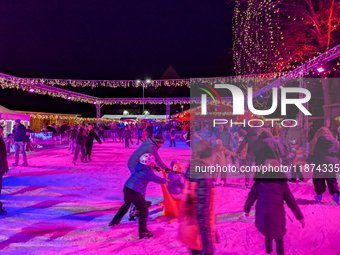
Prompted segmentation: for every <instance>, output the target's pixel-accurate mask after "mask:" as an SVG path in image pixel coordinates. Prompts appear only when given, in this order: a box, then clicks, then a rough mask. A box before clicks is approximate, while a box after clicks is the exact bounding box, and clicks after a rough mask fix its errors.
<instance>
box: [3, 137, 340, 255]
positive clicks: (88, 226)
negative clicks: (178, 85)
mask: <svg viewBox="0 0 340 255" xmlns="http://www.w3.org/2000/svg"><path fill="white" fill-rule="evenodd" d="M168 145H169V141H167V142H166V143H165V145H164V146H163V148H161V149H160V150H159V153H160V155H161V157H162V158H163V160H164V161H165V162H166V164H167V165H170V162H171V161H172V160H173V159H179V160H181V161H182V162H184V166H185V167H186V166H187V164H188V162H189V161H188V160H189V148H188V147H187V145H186V144H185V143H184V142H179V143H178V147H177V148H169V147H168ZM136 148H137V146H136V145H132V146H131V148H130V149H124V145H123V143H112V142H106V143H103V144H102V145H99V144H97V143H95V144H94V149H93V162H92V163H88V164H82V163H80V159H78V162H77V165H76V166H74V165H73V164H72V155H70V152H69V151H68V150H67V148H66V147H59V148H53V149H48V150H42V151H38V152H32V153H29V154H28V163H29V166H28V167H21V166H19V167H14V168H13V167H10V171H9V173H8V174H7V175H5V176H4V181H3V191H2V196H1V200H2V201H3V203H4V206H5V208H6V210H7V211H8V216H7V217H4V216H1V218H0V220H1V225H0V230H1V231H0V254H16V255H17V254H157V253H159V254H189V252H188V249H187V248H186V247H184V246H183V245H182V244H181V243H180V242H179V241H177V239H176V237H177V233H178V224H177V223H174V224H168V223H167V222H166V221H164V222H156V221H155V218H156V217H157V216H160V215H161V214H162V208H161V207H160V206H158V203H159V202H161V201H162V200H163V198H162V191H161V187H160V185H159V184H155V183H151V184H150V185H149V186H148V188H147V200H150V201H152V202H153V205H152V206H151V207H150V211H149V218H150V220H149V221H148V229H149V230H151V231H153V232H154V233H155V236H154V238H152V239H148V240H139V239H138V238H137V237H138V222H129V221H128V216H127V215H126V216H125V217H124V218H123V220H122V222H121V224H120V225H119V226H116V227H115V228H109V227H108V226H107V225H108V223H109V222H110V221H111V219H112V217H113V216H114V214H115V213H116V212H117V210H118V209H119V207H120V206H121V205H122V203H123V186H124V183H125V181H126V180H127V178H128V177H129V175H130V172H129V170H128V169H127V166H126V163H127V160H128V158H129V156H130V155H131V154H132V152H133V151H134V150H135V149H136ZM8 161H9V165H12V163H13V162H14V158H13V156H10V157H9V159H8ZM20 162H21V163H22V159H21V157H20ZM240 176H241V175H237V174H236V175H235V174H234V177H235V178H233V179H229V180H228V183H229V186H228V187H223V188H222V187H218V188H217V189H218V195H217V196H218V197H217V208H216V212H217V226H218V235H219V239H220V243H219V244H217V245H216V252H215V253H216V254H228V255H237V254H265V248H264V237H263V236H262V235H261V234H260V233H258V231H257V229H256V227H255V224H254V216H253V217H250V218H249V219H245V218H244V217H243V216H242V215H243V205H244V202H245V200H246V197H247V195H248V192H249V190H245V189H244V187H243V184H244V180H243V178H236V177H240ZM289 185H290V188H291V189H292V191H293V194H294V196H295V198H296V199H297V201H298V203H299V205H300V208H301V210H302V212H303V214H304V216H305V219H306V225H307V226H306V227H305V228H304V229H302V228H301V226H300V224H299V222H298V221H297V220H296V219H295V217H294V215H293V214H292V212H291V211H290V210H289V209H286V212H287V229H288V231H287V234H286V236H285V237H284V242H285V251H286V254H322V255H326V254H327V255H328V254H340V242H339V239H340V223H339V220H340V217H339V216H340V207H339V206H336V205H333V204H331V196H330V195H329V194H328V193H325V195H324V199H323V201H324V202H325V203H324V204H322V205H318V204H315V203H314V190H313V185H312V182H311V180H310V179H309V180H308V181H307V182H306V183H298V184H289ZM251 215H254V211H252V212H251ZM274 247H275V246H274Z"/></svg>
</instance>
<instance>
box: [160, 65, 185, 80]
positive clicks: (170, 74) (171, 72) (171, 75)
mask: <svg viewBox="0 0 340 255" xmlns="http://www.w3.org/2000/svg"><path fill="white" fill-rule="evenodd" d="M180 78H181V77H179V75H178V73H177V72H176V70H175V69H174V68H173V67H172V65H169V67H168V68H167V69H166V70H165V72H164V73H163V75H162V76H161V79H180Z"/></svg>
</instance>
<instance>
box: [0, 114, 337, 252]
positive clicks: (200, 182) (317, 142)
mask: <svg viewBox="0 0 340 255" xmlns="http://www.w3.org/2000/svg"><path fill="white" fill-rule="evenodd" d="M22 126H23V125H22V124H21V123H20V120H18V121H16V128H15V132H14V133H15V134H16V136H17V138H14V140H15V142H16V144H17V147H19V148H23V147H22V144H24V143H25V136H26V130H25V129H23V128H22ZM148 126H149V125H148V124H146V125H145V126H144V127H143V130H144V129H145V130H146V132H147V127H148ZM136 127H137V125H135V127H133V126H132V125H131V126H130V127H129V126H127V127H125V126H124V130H127V129H132V130H133V128H136ZM1 129H2V128H1ZM73 130H76V131H73ZM149 130H150V128H149ZM0 131H2V130H0ZM137 131H138V128H137ZM208 131H209V130H208V127H207V126H204V127H203V129H202V130H195V129H194V128H192V129H191V130H190V131H189V132H188V136H187V140H188V141H189V142H188V144H190V140H191V142H192V144H194V146H192V147H191V152H192V153H191V155H192V159H191V161H190V166H189V168H188V169H187V170H186V171H185V173H184V171H183V167H182V166H181V162H179V161H178V160H174V161H173V162H172V163H171V166H170V168H167V166H166V164H165V163H164V162H163V161H162V159H161V157H160V156H159V155H158V150H159V149H160V148H161V147H162V146H163V144H164V138H163V136H162V134H156V135H154V136H153V134H151V135H149V133H148V135H147V137H145V138H146V139H145V141H143V142H142V145H141V146H140V147H139V148H138V149H137V150H136V151H135V152H134V153H133V154H132V156H131V157H130V159H129V161H128V168H129V170H130V172H131V176H130V178H129V179H128V181H127V182H126V184H125V187H124V201H125V204H124V205H123V206H122V208H121V209H120V210H119V211H118V213H117V214H116V216H115V217H114V218H113V220H112V221H111V222H110V224H109V225H110V226H114V225H117V224H119V222H120V220H121V219H122V217H123V216H124V214H125V213H126V212H127V211H128V209H129V207H130V204H131V203H133V204H134V205H135V207H136V210H137V212H138V215H135V216H138V217H139V235H140V238H150V237H152V236H153V233H152V232H150V231H149V230H147V228H146V224H147V217H148V216H147V215H148V206H149V204H150V203H148V202H147V201H146V200H145V190H146V186H147V184H148V183H149V182H150V181H154V182H156V183H166V182H169V185H168V189H169V193H170V194H171V196H172V197H173V198H174V199H177V200H181V201H182V208H181V211H182V214H181V217H180V218H181V219H180V221H179V223H180V224H179V240H181V241H182V242H183V243H184V244H185V245H187V246H188V247H189V248H190V250H191V252H192V254H213V253H214V245H213V243H216V242H217V240H218V238H217V232H216V215H215V212H214V209H213V208H214V205H215V199H214V197H216V186H217V183H216V180H217V178H218V176H212V175H210V173H209V172H197V171H195V166H197V165H201V166H211V165H215V164H216V163H217V162H218V163H221V161H223V160H224V163H222V164H227V161H229V157H234V159H238V160H239V161H240V163H239V166H240V165H268V164H272V165H280V164H285V165H289V164H301V163H302V162H303V163H302V164H304V163H308V164H311V163H313V164H315V165H316V166H322V165H324V164H333V165H336V164H339V162H340V144H339V141H338V140H337V138H338V137H339V135H337V133H336V134H335V135H334V134H333V132H332V131H331V130H330V129H329V128H327V127H321V128H319V129H318V130H316V132H315V133H314V136H313V139H312V140H311V141H310V143H309V147H307V138H306V136H305V132H304V130H303V129H302V128H301V127H300V126H299V125H297V126H296V127H292V128H280V129H277V128H276V129H270V128H269V127H260V126H255V127H252V128H249V129H248V130H246V129H243V128H238V129H237V127H235V128H233V130H231V129H230V128H229V127H228V126H223V125H222V126H218V127H216V128H215V129H214V131H213V132H208ZM233 131H234V132H233ZM339 131H340V128H338V129H337V132H339ZM66 132H67V133H70V135H73V134H75V140H76V141H75V149H74V150H75V151H74V154H75V155H74V161H76V159H77V156H78V154H79V153H80V152H82V156H81V158H82V161H83V162H84V161H86V160H90V158H91V157H89V155H90V156H91V152H90V150H91V148H92V146H87V141H89V142H92V143H93V139H97V140H98V142H101V141H100V138H99V136H98V135H97V134H96V133H95V132H94V126H93V125H85V124H82V125H81V126H80V127H79V128H78V130H77V129H76V128H75V127H71V128H70V129H67V130H66ZM274 132H275V133H274ZM0 133H1V134H2V132H0ZM274 134H276V136H274ZM14 137H15V136H14ZM22 140H23V141H22ZM113 142H115V140H113ZM21 150H22V151H24V150H23V149H21ZM6 157H7V154H6V147H5V146H4V143H3V140H2V138H1V139H0V174H1V183H2V175H3V174H5V173H6V172H7V171H8V164H7V158H6ZM25 160H26V163H27V159H25V157H24V161H25ZM230 160H231V164H235V162H233V160H232V158H230ZM157 165H158V166H159V167H160V168H162V169H164V170H165V171H166V172H167V173H169V175H168V177H167V179H165V178H161V177H158V176H157V175H155V174H154V172H153V170H157V171H159V168H158V167H157ZM297 169H299V168H297ZM297 174H298V176H299V179H300V180H301V181H304V178H303V175H302V173H298V172H297ZM221 177H222V179H223V180H224V182H226V181H227V178H226V176H221ZM290 177H291V180H292V182H294V175H293V174H292V175H291V176H290ZM296 177H297V176H296V175H295V181H296ZM245 178H246V185H249V176H246V177H245ZM184 180H185V181H184ZM254 181H255V183H254V185H253V186H252V187H251V191H250V193H249V196H248V199H247V200H246V201H245V206H244V212H245V214H244V215H245V216H246V217H247V216H248V215H249V212H250V210H251V207H252V205H253V204H254V203H255V201H257V203H256V207H255V209H256V214H255V216H256V227H257V228H258V230H259V232H260V233H262V234H263V235H264V236H265V240H264V243H265V247H266V252H267V254H270V253H271V252H272V251H273V248H272V242H273V240H275V242H276V251H277V254H280V255H281V254H284V249H283V236H284V235H285V233H286V228H285V225H286V222H285V213H284V206H283V205H284V201H285V202H286V203H287V205H288V206H289V207H290V208H291V210H292V211H293V213H294V215H295V216H296V218H297V219H298V220H299V221H300V222H301V225H302V227H304V226H305V222H304V218H303V213H302V212H301V210H300V209H299V207H298V205H297V203H296V201H295V199H294V197H293V195H292V193H291V191H290V189H289V186H288V185H287V181H288V178H287V176H286V174H285V173H282V172H266V173H260V172H258V173H255V176H254ZM247 182H248V183H247ZM313 184H314V188H315V192H316V197H315V198H316V202H318V203H321V201H322V194H323V193H324V192H325V191H326V184H327V186H328V190H329V193H330V194H331V195H332V196H333V200H334V201H335V202H336V203H337V204H339V194H340V192H339V189H338V183H337V180H336V171H314V172H313ZM0 212H5V210H4V208H3V207H2V204H1V209H0ZM189 223H190V224H189ZM193 224H194V225H195V226H196V227H194V228H193V227H192V225H193Z"/></svg>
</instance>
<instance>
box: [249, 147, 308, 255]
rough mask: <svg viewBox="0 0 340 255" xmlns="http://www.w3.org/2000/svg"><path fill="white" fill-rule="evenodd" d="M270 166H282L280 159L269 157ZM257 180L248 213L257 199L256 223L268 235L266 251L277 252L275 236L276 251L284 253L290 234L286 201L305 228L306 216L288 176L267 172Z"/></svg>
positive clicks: (281, 173)
mask: <svg viewBox="0 0 340 255" xmlns="http://www.w3.org/2000/svg"><path fill="white" fill-rule="evenodd" d="M268 149H269V148H268ZM266 165H267V166H268V165H271V166H273V167H275V166H277V167H280V163H279V161H277V160H275V159H269V160H267V161H266ZM256 174H258V173H256ZM255 176H256V175H255ZM254 180H255V184H254V185H253V187H252V188H251V191H250V193H249V195H248V199H247V201H246V203H245V205H244V211H245V216H246V217H247V216H249V212H250V210H251V207H252V205H253V204H254V203H255V201H256V200H257V203H256V206H255V210H256V211H255V225H256V228H257V229H258V230H259V232H260V233H261V234H263V235H264V236H265V245H266V252H267V254H271V253H272V252H273V239H275V242H276V252H277V254H278V255H283V254H284V249H283V236H284V235H285V233H286V227H285V226H286V217H285V210H284V201H286V203H287V205H288V207H289V208H290V209H291V210H292V211H293V213H294V215H295V217H296V218H297V219H298V220H299V221H300V223H301V225H302V227H304V226H305V222H304V219H303V215H302V213H301V210H300V208H299V206H298V205H297V203H296V201H295V199H294V197H293V195H292V192H291V191H290V189H289V187H288V185H287V177H286V175H285V174H284V173H283V172H265V173H264V174H260V176H259V177H258V178H254Z"/></svg>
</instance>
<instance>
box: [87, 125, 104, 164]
mask: <svg viewBox="0 0 340 255" xmlns="http://www.w3.org/2000/svg"><path fill="white" fill-rule="evenodd" d="M93 139H96V140H97V142H98V143H99V144H102V141H100V138H99V136H98V135H97V134H96V132H94V130H93V125H92V124H90V125H89V126H88V134H87V136H86V158H87V160H88V161H90V162H92V158H91V155H92V147H93Z"/></svg>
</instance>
